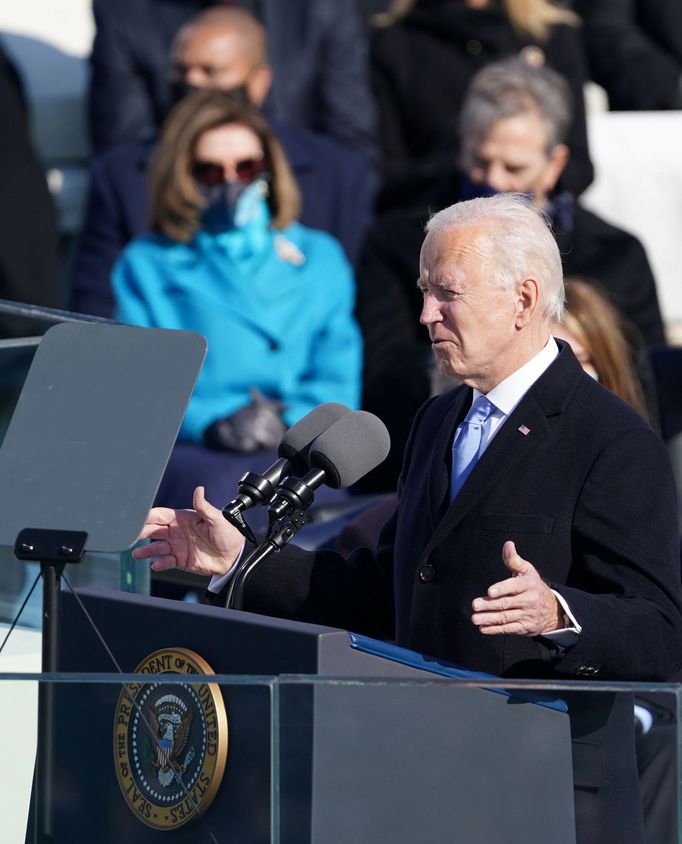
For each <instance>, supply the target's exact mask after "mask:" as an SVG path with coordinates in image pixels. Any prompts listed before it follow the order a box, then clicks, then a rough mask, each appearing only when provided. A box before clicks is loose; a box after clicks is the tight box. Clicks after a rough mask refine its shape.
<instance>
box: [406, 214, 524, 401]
mask: <svg viewBox="0 0 682 844" xmlns="http://www.w3.org/2000/svg"><path fill="white" fill-rule="evenodd" d="M492 235H493V232H492V230H491V224H484V223H480V224H477V225H472V226H463V227H461V228H456V229H453V230H451V231H448V232H432V233H430V234H428V235H427V237H426V240H425V241H424V245H423V247H422V252H421V258H420V278H419V286H420V288H421V290H422V293H423V296H424V304H423V307H422V313H421V319H420V321H421V323H422V324H423V325H426V326H427V328H428V330H429V336H430V338H431V347H432V349H433V352H434V355H435V358H436V365H437V366H438V369H439V370H440V371H441V372H442V373H443V374H444V375H451V376H454V377H455V378H458V379H459V380H461V381H463V382H464V383H466V384H469V385H470V386H472V387H477V388H478V389H479V390H481V391H482V392H488V391H489V390H491V389H492V388H493V387H494V386H496V385H497V384H499V383H500V381H502V380H503V379H504V378H506V377H507V375H509V374H511V373H512V372H514V371H515V369H517V368H518V365H519V363H518V361H519V354H520V351H521V350H520V348H519V344H520V340H519V335H518V331H517V326H516V320H517V316H518V313H519V307H520V300H519V292H518V290H516V289H515V290H501V289H500V288H499V287H496V286H495V285H494V283H493V262H492V260H491V257H490V255H491V246H492V240H491V237H492ZM522 362H525V361H522Z"/></svg>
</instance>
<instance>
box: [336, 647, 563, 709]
mask: <svg viewBox="0 0 682 844" xmlns="http://www.w3.org/2000/svg"><path fill="white" fill-rule="evenodd" d="M348 642H349V644H350V646H351V648H357V650H359V651H363V652H364V653H367V654H372V655H373V656H379V657H382V658H384V659H390V660H393V661H394V662H399V663H400V664H401V665H406V666H408V667H409V668H416V669H418V670H419V671H428V672H430V673H431V674H440V675H441V677H449V678H450V679H451V680H482V681H484V682H483V684H482V685H483V686H485V681H486V680H499V679H500V678H499V677H496V676H495V675H494V674H486V673H485V672H483V671H468V670H467V669H466V668H458V667H457V666H456V665H452V664H451V663H449V662H442V661H440V660H437V659H433V658H432V657H428V656H424V654H420V653H417V651H411V650H409V649H408V648H401V647H398V645H393V644H391V643H390V642H381V641H379V640H378V639H371V638H370V637H369V636H361V635H360V634H359V633H349V634H348ZM485 688H486V689H487V690H488V691H490V692H496V693H497V694H502V695H506V696H507V697H514V698H516V699H517V700H524V701H527V702H528V703H536V704H538V705H539V706H547V707H548V708H549V709H556V710H557V712H568V706H567V704H566V701H564V700H561V699H560V698H548V697H547V695H545V694H543V693H542V692H539V691H538V692H535V691H527V690H525V689H514V690H513V691H509V690H507V689H501V688H496V687H494V688H490V687H488V686H485Z"/></svg>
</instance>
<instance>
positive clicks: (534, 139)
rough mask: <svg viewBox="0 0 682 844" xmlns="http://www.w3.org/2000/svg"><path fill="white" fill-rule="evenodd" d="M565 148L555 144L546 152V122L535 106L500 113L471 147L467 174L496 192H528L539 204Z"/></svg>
mask: <svg viewBox="0 0 682 844" xmlns="http://www.w3.org/2000/svg"><path fill="white" fill-rule="evenodd" d="M567 158H568V150H567V148H566V147H565V146H564V145H563V144H557V146H555V147H554V149H553V150H551V151H550V152H549V153H548V152H547V126H546V125H545V122H544V121H543V120H542V118H541V117H540V115H539V114H538V112H537V111H535V110H530V111H525V112H522V113H521V114H516V115H514V116H513V117H503V118H501V119H500V120H498V121H497V123H495V124H494V126H493V127H492V129H491V130H490V132H489V133H488V135H487V136H486V137H485V138H484V139H482V141H481V142H480V143H479V144H478V145H477V146H476V147H475V149H474V162H473V165H472V167H471V169H470V171H469V173H468V174H467V175H468V176H469V178H470V179H471V181H472V182H474V183H475V184H480V185H488V186H489V187H491V188H493V190H495V191H496V192H497V193H512V192H516V191H518V192H521V193H531V194H532V195H533V198H534V202H535V204H536V205H537V206H538V207H540V208H542V207H543V206H544V204H545V201H546V199H547V195H548V194H549V193H550V192H551V191H552V190H553V189H554V187H555V185H556V183H557V181H558V179H559V176H560V175H561V172H562V170H563V169H564V167H565V166H566V161H567Z"/></svg>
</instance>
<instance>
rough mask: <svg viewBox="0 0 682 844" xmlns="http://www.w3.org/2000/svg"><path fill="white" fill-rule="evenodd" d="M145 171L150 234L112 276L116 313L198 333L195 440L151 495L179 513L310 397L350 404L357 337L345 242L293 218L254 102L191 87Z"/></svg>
mask: <svg viewBox="0 0 682 844" xmlns="http://www.w3.org/2000/svg"><path fill="white" fill-rule="evenodd" d="M150 179H151V209H150V213H151V229H152V232H153V233H152V234H149V235H142V236H140V237H138V238H136V239H135V240H134V241H132V243H130V244H129V246H128V247H127V248H126V249H125V251H124V252H123V253H122V255H121V257H120V259H119V260H118V262H117V264H116V266H115V267H114V271H113V276H112V283H113V288H114V293H115V296H116V302H117V318H118V319H119V320H120V321H122V322H127V323H132V324H136V325H144V326H153V327H162V328H180V329H188V330H192V331H198V332H200V333H201V334H203V335H204V336H205V337H206V338H207V340H208V353H207V357H206V361H205V363H204V366H203V369H202V371H201V373H200V375H199V379H198V381H197V384H196V388H195V390H194V394H193V396H192V399H191V401H190V404H189V407H188V410H187V413H186V415H185V419H184V421H183V424H182V428H181V430H180V435H179V442H181V443H182V442H184V443H188V444H189V443H191V444H193V445H192V446H186V447H185V448H184V449H183V447H182V446H178V447H176V450H175V454H174V456H173V458H172V460H171V464H170V467H169V470H168V472H167V476H166V479H164V483H163V484H162V488H161V490H160V494H159V497H158V499H157V500H158V501H159V503H162V504H165V505H167V506H173V507H175V506H181V507H182V506H190V505H191V492H192V490H193V488H194V483H195V480H196V481H201V482H202V483H203V482H204V481H206V483H205V484H204V485H205V486H206V488H207V494H208V495H211V492H213V494H214V497H215V496H217V497H218V498H221V497H225V496H228V498H231V497H232V495H233V493H234V490H235V488H236V481H237V480H238V477H239V474H241V472H242V471H243V470H244V466H245V461H244V457H243V455H245V454H246V455H251V456H250V457H249V459H248V460H247V461H246V463H248V468H249V469H250V470H251V471H259V468H258V465H257V461H256V455H258V457H259V461H258V462H262V463H263V464H264V465H263V468H265V466H266V465H269V464H268V460H269V459H270V458H271V457H272V450H273V449H275V448H276V446H277V444H278V443H279V440H280V438H281V435H282V433H283V432H284V430H285V428H286V427H288V426H290V425H292V424H293V423H295V422H296V421H297V420H298V419H300V418H301V417H302V416H304V415H305V414H306V413H308V412H309V411H310V410H312V408H314V407H316V406H317V405H318V404H320V403H321V402H326V401H337V402H341V403H343V404H346V405H348V406H349V407H352V408H356V407H357V406H358V403H359V398H360V380H361V369H360V367H361V339H360V333H359V330H358V328H357V325H356V323H355V320H354V318H353V307H354V296H355V284H354V279H353V276H352V272H351V269H350V266H349V264H348V262H347V260H346V258H345V256H344V253H343V250H342V248H341V246H340V245H339V244H338V242H337V241H336V240H335V239H334V238H332V237H331V236H330V235H328V234H326V233H324V232H321V231H316V230H313V229H310V228H307V227H305V226H302V225H300V223H298V222H296V217H297V215H298V211H299V208H300V195H299V192H298V188H297V186H296V183H295V181H294V177H293V175H292V172H291V170H290V168H289V165H288V163H287V161H286V158H285V156H284V153H283V152H282V149H281V147H280V145H279V143H278V142H277V140H276V138H275V137H274V136H273V134H272V132H271V130H270V127H269V126H268V124H267V122H266V121H265V119H264V118H263V116H262V115H261V114H260V112H258V111H257V110H256V109H255V108H253V107H252V106H251V105H249V104H246V103H244V102H242V101H241V100H240V98H239V97H237V96H235V95H234V94H229V93H225V92H221V91H212V90H202V91H198V92H196V93H193V94H190V95H189V96H188V97H186V98H185V99H184V100H182V101H181V102H180V103H179V104H178V106H176V108H175V109H174V110H173V112H172V113H171V115H170V116H169V118H168V121H167V123H166V125H165V126H164V129H163V131H162V134H161V138H160V140H159V145H158V149H157V153H156V155H155V158H154V160H153V162H152V167H151V173H150ZM207 448H208V449H213V451H211V452H207ZM207 470H208V474H207ZM236 473H239V474H236ZM169 475H170V476H171V477H170V480H169ZM180 476H182V477H181V480H180V482H179V480H178V479H179V477H180ZM213 476H215V477H216V483H213V484H212V477H213ZM212 486H213V487H215V488H214V489H212V488H211V487H212Z"/></svg>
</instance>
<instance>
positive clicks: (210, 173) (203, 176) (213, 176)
mask: <svg viewBox="0 0 682 844" xmlns="http://www.w3.org/2000/svg"><path fill="white" fill-rule="evenodd" d="M234 169H235V173H236V174H237V178H238V179H239V181H240V182H241V183H242V184H244V185H250V184H251V182H253V181H254V180H255V179H257V178H258V177H259V176H260V175H261V173H263V172H265V159H264V158H245V159H243V160H242V161H238V162H237V163H236V164H235V165H234ZM192 174H193V176H194V178H195V179H196V181H197V182H198V183H199V184H200V185H202V186H203V187H205V188H213V187H215V186H216V185H221V184H222V183H223V182H224V181H225V168H224V167H223V165H222V164H217V163H216V162H214V161H197V162H195V164H194V166H193V167H192Z"/></svg>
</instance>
